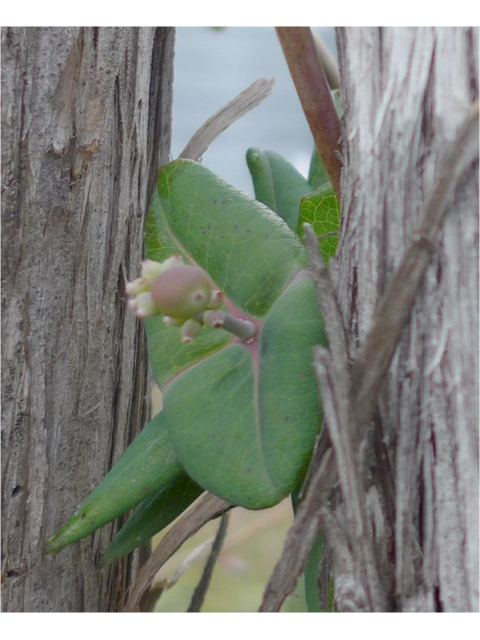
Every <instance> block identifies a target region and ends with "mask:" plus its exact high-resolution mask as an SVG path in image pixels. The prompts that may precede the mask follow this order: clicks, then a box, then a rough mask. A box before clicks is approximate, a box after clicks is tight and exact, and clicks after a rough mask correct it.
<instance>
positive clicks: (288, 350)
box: [164, 278, 326, 509]
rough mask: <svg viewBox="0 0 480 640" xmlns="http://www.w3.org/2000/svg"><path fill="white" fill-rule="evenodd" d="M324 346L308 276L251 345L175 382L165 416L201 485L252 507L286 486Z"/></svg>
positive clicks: (314, 400)
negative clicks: (318, 350)
mask: <svg viewBox="0 0 480 640" xmlns="http://www.w3.org/2000/svg"><path fill="white" fill-rule="evenodd" d="M325 343H326V339H325V335H324V331H323V324H322V321H321V319H320V315H319V313H318V306H317V299H316V294H315V287H314V285H313V282H312V280H311V279H310V278H305V279H303V280H300V281H298V282H295V283H294V284H292V285H291V286H290V287H289V288H288V289H287V290H286V292H285V293H284V294H283V295H282V296H281V297H280V298H279V299H278V300H277V302H276V303H275V304H274V305H273V307H272V308H271V310H270V311H269V313H268V314H267V316H266V318H265V322H264V324H263V326H262V328H261V331H260V336H259V339H258V342H254V343H252V344H251V345H246V344H235V345H231V346H228V347H227V348H225V349H223V350H222V351H220V352H219V353H217V354H214V355H212V356H211V357H209V358H208V359H206V360H204V361H202V362H200V363H199V364H196V365H195V366H193V367H191V368H190V369H189V370H188V371H186V372H185V373H184V374H182V375H181V376H179V377H178V378H177V379H176V380H174V381H173V383H172V384H171V385H170V386H169V387H168V388H167V391H166V393H165V396H164V414H165V419H166V422H167V424H168V428H169V433H170V435H171V438H172V443H173V445H174V447H175V450H176V451H177V454H178V456H179V458H180V460H181V462H182V464H183V465H184V467H185V469H186V471H187V472H188V474H189V475H190V476H191V477H192V478H193V479H194V480H195V481H196V482H198V484H200V485H201V486H202V487H204V488H205V489H207V490H209V491H211V492H212V493H214V494H216V495H218V496H220V497H221V498H223V499H225V500H228V501H229V502H232V503H233V504H236V505H241V506H244V507H247V508H250V509H261V508H265V507H269V506H271V505H273V504H275V503H277V502H279V501H280V500H281V499H282V498H283V497H284V496H286V495H287V494H289V493H290V492H291V491H292V490H293V488H294V487H295V486H296V484H297V483H298V482H299V480H300V479H301V477H302V476H303V474H304V472H305V469H306V466H307V464H308V461H309V458H310V455H311V451H312V447H313V443H314V439H315V436H316V434H317V433H318V431H319V429H320V425H321V408H320V404H319V400H318V390H317V385H316V381H315V376H314V372H313V368H312V350H313V347H314V345H316V344H325Z"/></svg>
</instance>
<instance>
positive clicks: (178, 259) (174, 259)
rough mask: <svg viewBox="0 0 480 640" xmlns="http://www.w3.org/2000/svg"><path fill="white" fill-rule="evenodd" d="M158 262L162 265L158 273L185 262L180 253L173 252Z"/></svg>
mask: <svg viewBox="0 0 480 640" xmlns="http://www.w3.org/2000/svg"><path fill="white" fill-rule="evenodd" d="M160 264H161V265H162V270H161V271H160V273H163V272H164V271H168V269H173V267H181V266H182V265H184V264H185V263H184V261H183V258H182V256H181V255H180V254H178V253H174V254H173V256H170V257H169V258H167V259H166V260H164V261H163V262H161V263H160ZM157 275H159V274H157Z"/></svg>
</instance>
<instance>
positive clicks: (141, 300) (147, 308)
mask: <svg viewBox="0 0 480 640" xmlns="http://www.w3.org/2000/svg"><path fill="white" fill-rule="evenodd" d="M135 301H136V315H137V317H139V318H151V317H152V316H157V315H158V314H159V313H160V311H159V310H158V309H157V307H156V306H155V303H154V302H153V298H152V294H151V293H150V291H147V292H145V293H139V294H138V296H137V297H136V298H135Z"/></svg>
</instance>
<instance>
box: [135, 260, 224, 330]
mask: <svg viewBox="0 0 480 640" xmlns="http://www.w3.org/2000/svg"><path fill="white" fill-rule="evenodd" d="M126 292H127V293H128V294H129V295H131V296H133V297H132V298H131V299H130V301H129V303H128V306H129V308H130V309H132V310H133V311H134V312H135V314H136V315H137V316H138V317H139V318H150V317H152V316H157V315H163V316H164V318H163V319H164V322H165V324H167V325H168V326H170V327H180V328H181V334H182V339H183V341H184V342H192V340H194V339H195V338H196V336H197V335H198V334H199V332H200V330H201V328H202V325H203V323H204V320H203V313H204V312H205V311H207V310H218V309H220V307H221V306H222V304H223V293H222V292H221V291H219V290H218V289H215V287H214V285H213V282H212V280H211V279H210V276H209V275H208V273H207V272H206V271H204V270H203V269H202V268H201V267H198V266H196V265H187V264H185V263H184V261H183V258H182V257H181V256H179V255H173V256H170V258H167V260H165V261H164V262H155V261H154V260H144V261H143V262H142V266H141V273H140V278H137V279H136V280H133V281H132V282H128V283H127V285H126ZM217 326H220V325H218V324H217Z"/></svg>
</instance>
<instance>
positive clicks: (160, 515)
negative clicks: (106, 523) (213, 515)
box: [102, 473, 203, 563]
mask: <svg viewBox="0 0 480 640" xmlns="http://www.w3.org/2000/svg"><path fill="white" fill-rule="evenodd" d="M202 492H203V489H202V488H201V487H199V486H198V484H196V483H195V482H193V480H191V479H190V478H189V477H188V476H187V474H186V473H182V474H181V475H179V476H178V477H177V478H175V479H174V480H172V482H170V483H169V484H167V485H166V486H165V487H162V488H161V489H160V490H159V491H157V492H156V493H154V494H153V495H152V496H150V497H149V498H147V499H146V500H144V501H143V502H141V503H140V504H139V505H138V507H137V508H136V509H135V511H134V512H133V514H132V516H131V517H130V518H129V519H128V520H127V522H126V523H125V524H124V525H123V527H122V528H121V529H120V531H119V532H118V533H117V535H116V536H115V538H114V539H113V540H112V542H111V543H110V545H109V546H108V549H107V550H106V551H105V553H104V554H103V556H102V563H107V562H112V561H113V560H117V559H118V558H121V557H123V556H125V555H127V553H131V552H132V551H133V550H134V549H136V548H137V547H139V546H141V545H142V544H145V543H146V542H148V541H149V540H150V539H151V538H152V537H153V536H154V535H156V534H157V533H158V532H159V531H162V529H164V528H165V527H166V526H168V525H169V524H170V523H171V522H173V521H174V520H175V518H177V517H178V516H179V515H180V514H181V513H182V512H183V511H185V509H186V508H187V507H189V506H190V505H191V504H192V502H194V500H196V499H197V498H198V496H199V495H200V494H201V493H202Z"/></svg>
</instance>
